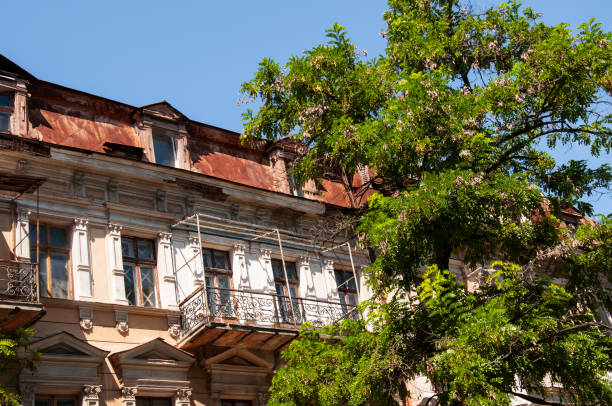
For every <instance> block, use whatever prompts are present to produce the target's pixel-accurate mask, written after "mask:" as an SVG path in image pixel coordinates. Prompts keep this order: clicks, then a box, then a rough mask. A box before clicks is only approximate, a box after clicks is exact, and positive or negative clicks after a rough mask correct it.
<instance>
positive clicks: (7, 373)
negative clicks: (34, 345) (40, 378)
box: [0, 328, 38, 406]
mask: <svg viewBox="0 0 612 406" xmlns="http://www.w3.org/2000/svg"><path fill="white" fill-rule="evenodd" d="M32 334H34V330H32V329H31V328H27V329H23V328H19V329H17V330H16V331H15V332H13V333H11V334H8V335H7V334H2V333H0V375H1V376H2V377H3V378H4V382H15V381H16V380H15V379H16V375H17V374H18V373H19V372H20V371H21V369H23V368H28V369H31V370H34V368H35V364H36V361H37V360H38V353H36V352H33V351H30V350H29V349H28V348H29V344H30V339H31V338H32ZM0 404H2V405H13V406H19V405H21V402H20V401H19V396H18V395H17V394H16V393H13V392H10V391H8V390H7V389H6V388H5V387H4V386H2V385H0Z"/></svg>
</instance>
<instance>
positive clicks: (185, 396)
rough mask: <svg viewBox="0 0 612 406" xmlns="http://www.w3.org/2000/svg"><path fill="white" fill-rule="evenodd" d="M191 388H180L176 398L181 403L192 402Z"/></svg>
mask: <svg viewBox="0 0 612 406" xmlns="http://www.w3.org/2000/svg"><path fill="white" fill-rule="evenodd" d="M191 393H192V391H191V388H180V389H179V390H177V391H176V398H177V400H178V401H179V402H189V401H191Z"/></svg>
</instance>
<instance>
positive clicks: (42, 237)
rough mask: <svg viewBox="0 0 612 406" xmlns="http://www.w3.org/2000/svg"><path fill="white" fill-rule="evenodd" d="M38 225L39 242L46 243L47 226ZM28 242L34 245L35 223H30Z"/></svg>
mask: <svg viewBox="0 0 612 406" xmlns="http://www.w3.org/2000/svg"><path fill="white" fill-rule="evenodd" d="M39 227H40V244H41V245H46V244H47V227H45V226H43V225H42V224H41V225H40V226H39ZM30 244H31V245H34V246H35V245H36V223H30Z"/></svg>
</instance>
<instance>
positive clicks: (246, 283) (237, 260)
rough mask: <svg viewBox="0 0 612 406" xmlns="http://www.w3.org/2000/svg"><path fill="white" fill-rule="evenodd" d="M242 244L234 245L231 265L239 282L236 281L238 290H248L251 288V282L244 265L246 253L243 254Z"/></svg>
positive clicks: (243, 247)
mask: <svg viewBox="0 0 612 406" xmlns="http://www.w3.org/2000/svg"><path fill="white" fill-rule="evenodd" d="M245 251H246V250H245V246H244V244H240V243H238V244H234V250H233V258H234V261H233V262H234V263H233V264H232V265H233V266H232V269H233V270H234V272H236V274H238V277H239V278H240V280H239V281H238V286H239V288H240V289H250V288H251V280H250V278H249V270H248V269H247V263H246V253H245Z"/></svg>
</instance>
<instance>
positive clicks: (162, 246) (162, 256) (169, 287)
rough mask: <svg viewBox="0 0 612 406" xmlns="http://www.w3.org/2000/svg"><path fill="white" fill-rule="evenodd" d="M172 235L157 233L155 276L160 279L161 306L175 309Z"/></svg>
mask: <svg viewBox="0 0 612 406" xmlns="http://www.w3.org/2000/svg"><path fill="white" fill-rule="evenodd" d="M171 241H172V234H170V233H159V234H158V238H157V275H158V276H159V279H160V281H159V282H160V283H159V286H160V290H161V292H160V297H161V302H162V303H161V305H162V307H163V308H165V309H176V308H177V303H176V276H175V275H174V269H173V266H172V245H171Z"/></svg>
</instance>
